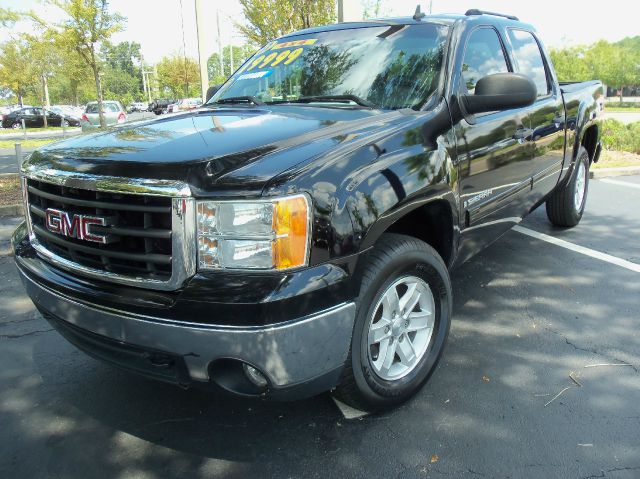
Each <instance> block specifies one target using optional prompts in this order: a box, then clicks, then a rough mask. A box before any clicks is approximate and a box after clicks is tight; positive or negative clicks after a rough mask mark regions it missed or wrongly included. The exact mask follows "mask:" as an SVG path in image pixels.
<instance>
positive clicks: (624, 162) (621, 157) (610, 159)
mask: <svg viewBox="0 0 640 479" xmlns="http://www.w3.org/2000/svg"><path fill="white" fill-rule="evenodd" d="M623 166H638V167H640V155H638V154H636V153H629V152H627V151H609V150H602V154H601V155H600V160H599V161H598V162H597V163H594V164H593V165H591V169H592V170H600V169H602V168H620V167H623Z"/></svg>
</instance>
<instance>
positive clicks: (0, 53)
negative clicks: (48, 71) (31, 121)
mask: <svg viewBox="0 0 640 479" xmlns="http://www.w3.org/2000/svg"><path fill="white" fill-rule="evenodd" d="M29 59H30V51H29V48H28V45H27V43H26V42H25V41H24V39H13V40H9V41H8V42H5V43H3V44H2V46H1V47H0V84H1V85H3V86H6V87H8V88H10V89H11V91H12V92H13V93H14V94H15V95H16V96H17V97H18V103H19V104H20V105H21V106H22V105H23V104H24V97H25V95H27V94H28V93H31V92H33V91H35V85H37V83H38V80H37V76H36V75H35V74H34V68H33V65H32V63H31V62H30V61H29Z"/></svg>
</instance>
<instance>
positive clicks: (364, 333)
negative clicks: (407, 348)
mask: <svg viewBox="0 0 640 479" xmlns="http://www.w3.org/2000/svg"><path fill="white" fill-rule="evenodd" d="M363 260H364V261H366V263H365V265H364V267H363V271H362V277H361V278H362V279H361V284H360V293H359V296H358V298H357V299H356V308H357V309H356V319H355V324H354V330H353V336H352V339H351V348H350V351H349V355H348V357H347V361H346V363H345V368H344V371H343V373H342V378H341V381H340V384H339V385H338V387H337V388H336V391H335V395H336V397H337V398H338V399H339V400H341V401H343V402H345V403H347V404H349V405H351V406H353V407H356V408H358V409H361V410H364V411H372V412H374V411H381V410H384V409H388V408H391V407H394V406H396V405H398V404H400V403H402V402H404V401H406V400H407V399H409V398H410V397H412V396H413V395H414V394H415V393H416V392H418V391H419V390H420V388H421V387H422V385H423V384H424V383H425V382H426V381H427V379H428V378H429V376H430V375H431V374H432V373H433V371H434V370H435V368H436V366H437V364H438V361H439V360H440V356H441V355H442V351H443V349H444V344H445V342H446V339H447V336H448V334H449V327H450V324H451V311H452V292H451V280H450V278H449V272H448V270H447V267H446V266H445V264H444V262H443V261H442V258H440V256H439V255H438V253H437V252H436V251H435V250H434V249H433V248H432V247H431V246H429V245H428V244H426V243H424V242H422V241H420V240H418V239H416V238H412V237H410V236H405V235H399V234H384V235H383V236H382V237H381V238H380V240H379V241H378V242H377V243H376V245H375V247H374V248H373V250H372V251H371V252H370V253H369V255H368V257H367V258H366V259H363ZM408 275H411V276H416V277H418V278H420V279H422V280H424V281H425V282H426V283H427V284H428V286H429V288H430V290H431V293H432V294H433V299H434V306H435V308H434V315H435V321H434V325H433V333H432V335H431V338H430V342H429V345H428V346H427V349H426V352H425V353H424V355H423V356H422V358H421V359H420V360H419V361H418V363H417V365H416V366H415V369H413V370H411V372H410V373H408V374H407V375H406V376H404V377H401V378H399V379H396V380H392V381H388V380H385V379H382V378H381V377H380V376H378V374H377V373H376V372H375V370H374V368H373V366H372V363H371V360H370V354H369V348H370V346H369V343H368V331H369V323H370V320H371V317H372V316H373V314H374V313H375V308H376V305H377V304H378V301H379V300H380V298H381V296H382V295H383V293H384V292H385V291H386V290H387V289H388V288H389V287H390V286H391V285H392V284H393V283H394V282H395V281H396V280H398V279H400V278H402V277H404V276H408Z"/></svg>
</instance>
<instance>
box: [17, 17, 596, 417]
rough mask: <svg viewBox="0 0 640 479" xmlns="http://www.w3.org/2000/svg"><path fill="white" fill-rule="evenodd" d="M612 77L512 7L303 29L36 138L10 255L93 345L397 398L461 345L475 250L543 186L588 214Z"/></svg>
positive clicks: (293, 385)
mask: <svg viewBox="0 0 640 479" xmlns="http://www.w3.org/2000/svg"><path fill="white" fill-rule="evenodd" d="M602 94H603V92H602V85H601V83H600V82H597V81H591V82H583V83H575V84H573V83H572V84H560V83H558V81H557V78H556V74H555V72H554V69H553V66H552V64H551V60H550V58H549V55H548V53H547V52H546V51H545V48H544V47H543V45H542V42H541V41H540V39H539V37H538V35H537V34H536V32H535V30H534V29H533V28H532V27H531V26H530V25H527V24H525V23H521V22H520V21H518V19H517V18H514V17H511V16H506V15H499V14H494V13H489V12H482V11H478V10H471V11H468V12H467V13H466V14H465V15H433V16H424V15H423V14H420V13H419V12H416V14H415V15H414V16H413V17H408V18H394V19H384V20H375V21H364V22H361V23H340V24H336V25H328V26H324V27H318V28H311V29H308V30H304V31H300V32H296V33H292V34H289V35H286V36H285V37H282V38H278V39H277V40H274V41H272V42H270V43H268V44H267V45H265V46H264V47H263V48H262V49H260V50H259V51H258V52H257V53H256V54H255V55H254V56H253V57H252V58H250V59H249V60H248V61H247V62H246V63H245V64H244V65H242V66H241V68H240V69H239V70H238V71H237V72H235V73H234V74H233V75H232V76H231V77H230V78H229V79H228V80H227V81H226V83H225V84H224V85H222V86H221V87H220V88H219V89H218V90H217V91H216V92H215V94H214V95H213V96H212V97H211V98H209V99H208V101H207V102H206V103H205V104H204V105H203V106H201V107H200V108H198V109H196V110H193V111H189V112H185V113H183V114H177V115H172V116H171V117H166V118H160V119H155V120H151V121H142V122H137V123H131V124H126V125H120V126H117V127H114V128H111V129H108V130H105V131H104V132H99V133H96V134H92V135H89V136H84V137H80V138H75V139H70V140H66V141H63V142H60V143H55V144H51V145H49V146H46V147H43V148H41V149H39V150H37V151H35V152H33V153H32V154H31V155H30V156H29V157H28V158H26V159H25V161H24V162H23V165H22V168H21V173H22V182H23V190H24V202H25V208H26V212H27V215H26V222H25V223H24V224H23V225H21V226H20V227H19V228H18V229H17V231H16V232H15V235H14V237H13V246H14V251H15V261H16V263H17V266H18V269H19V272H20V276H21V278H22V281H23V282H24V286H25V288H26V290H27V292H28V294H29V296H30V297H31V299H32V300H33V302H34V303H35V305H36V306H37V308H38V309H39V310H40V312H41V313H42V315H43V316H44V318H46V320H47V321H49V322H50V323H51V324H52V325H53V326H54V327H55V328H56V329H57V330H58V331H59V332H60V334H62V335H63V336H64V337H65V338H67V339H68V340H69V341H70V342H72V343H73V344H75V345H76V346H77V347H78V348H80V349H81V350H84V351H86V352H87V353H88V354H90V355H92V356H94V357H96V358H99V359H103V360H106V361H108V362H111V363H114V364H115V365H118V366H120V367H122V368H125V369H128V370H130V371H134V372H137V373H140V374H143V375H146V376H148V377H151V378H156V379H159V380H163V381H168V382H171V383H175V384H178V385H181V386H183V387H189V386H198V385H200V386H206V385H209V386H212V387H213V388H214V389H219V388H222V389H224V390H227V391H230V392H232V393H235V394H240V395H247V396H256V397H264V398H276V399H277V398H280V399H283V398H288V399H291V398H299V397H304V396H309V395H313V394H317V393H320V392H323V391H328V390H334V394H336V395H337V397H339V398H341V399H342V400H343V401H346V402H348V403H349V404H351V405H354V406H356V407H358V408H361V409H366V410H379V409H384V408H388V407H392V406H394V405H396V404H398V403H400V402H401V401H404V400H406V399H407V398H409V397H410V396H412V395H413V394H414V393H416V391H418V390H419V389H420V387H421V386H422V385H423V384H424V383H425V382H426V381H427V378H428V377H429V376H430V374H431V373H432V372H433V370H434V368H435V367H436V364H437V363H438V360H439V358H440V356H441V355H442V351H443V347H444V344H445V341H446V338H447V334H448V331H449V326H450V324H451V316H452V291H451V281H450V278H449V274H450V271H452V269H453V268H454V267H455V266H456V265H459V264H460V263H461V262H463V261H465V260H467V259H468V258H470V257H471V256H472V255H474V254H475V253H477V252H478V251H480V250H481V249H482V248H484V247H485V246H487V245H488V244H489V243H491V242H492V241H494V240H496V239H497V238H498V237H499V236H500V235H501V234H502V233H504V232H506V231H508V230H509V229H510V228H511V227H512V226H513V225H514V224H517V223H518V222H519V221H521V220H522V218H523V217H524V216H526V215H527V214H528V213H530V212H531V211H532V210H534V209H535V208H537V207H538V206H541V205H542V204H545V206H546V211H547V215H548V217H549V220H550V221H551V222H552V223H553V224H554V225H558V226H561V227H570V226H575V225H576V224H578V222H579V221H580V219H581V217H582V215H583V212H584V208H585V202H586V197H587V190H588V178H589V176H588V172H589V167H590V165H591V163H592V162H595V161H598V157H599V154H600V149H601V145H600V139H599V135H600V133H599V119H598V118H597V117H596V112H597V104H596V100H597V99H598V98H599V97H600V96H601V95H602ZM523 254H528V252H523ZM489 354H490V352H489Z"/></svg>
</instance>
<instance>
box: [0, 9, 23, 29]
mask: <svg viewBox="0 0 640 479" xmlns="http://www.w3.org/2000/svg"><path fill="white" fill-rule="evenodd" d="M19 19H20V14H19V13H18V12H14V11H13V10H11V9H8V8H3V7H0V26H2V27H9V26H11V25H13V24H14V23H15V22H17V21H18V20H19Z"/></svg>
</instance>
